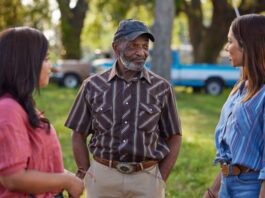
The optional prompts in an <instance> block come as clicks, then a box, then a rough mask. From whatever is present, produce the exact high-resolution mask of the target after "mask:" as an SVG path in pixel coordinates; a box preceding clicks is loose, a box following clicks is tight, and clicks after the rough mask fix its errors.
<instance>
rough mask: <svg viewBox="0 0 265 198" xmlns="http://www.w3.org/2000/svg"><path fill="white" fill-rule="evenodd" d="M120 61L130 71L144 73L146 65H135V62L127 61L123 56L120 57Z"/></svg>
mask: <svg viewBox="0 0 265 198" xmlns="http://www.w3.org/2000/svg"><path fill="white" fill-rule="evenodd" d="M120 60H121V63H122V64H123V65H124V67H125V68H126V69H128V70H132V71H142V70H143V68H144V63H143V64H138V65H137V64H134V63H133V62H131V61H129V60H127V59H126V58H125V57H124V56H123V54H121V55H120Z"/></svg>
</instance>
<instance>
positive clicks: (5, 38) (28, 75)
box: [0, 27, 50, 129]
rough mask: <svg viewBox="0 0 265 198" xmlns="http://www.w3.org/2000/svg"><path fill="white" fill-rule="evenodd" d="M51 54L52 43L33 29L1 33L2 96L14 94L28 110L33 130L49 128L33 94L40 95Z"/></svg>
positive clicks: (0, 85) (0, 89) (0, 91)
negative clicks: (43, 126)
mask: <svg viewBox="0 0 265 198" xmlns="http://www.w3.org/2000/svg"><path fill="white" fill-rule="evenodd" d="M47 50H48V41H47V39H46V37H45V36H44V35H43V34H42V33H41V32H40V31H39V30H36V29H33V28H30V27H16V28H9V29H6V30H4V31H3V32H1V33H0V96H2V95H4V94H5V93H9V94H11V95H12V96H13V97H14V99H15V100H17V101H18V102H19V103H20V104H21V106H22V107H23V108H24V110H25V111H26V113H27V115H28V120H29V123H30V125H31V126H32V127H33V128H37V127H42V125H41V123H46V124H48V129H49V128H50V124H49V121H48V120H47V119H46V118H42V117H40V116H39V114H38V113H37V112H36V109H35V102H34V99H33V92H34V91H35V90H36V91H37V92H39V79H40V73H41V67H42V62H43V61H44V59H45V57H46V55H47Z"/></svg>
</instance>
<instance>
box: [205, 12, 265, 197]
mask: <svg viewBox="0 0 265 198" xmlns="http://www.w3.org/2000/svg"><path fill="white" fill-rule="evenodd" d="M226 51H228V53H229V58H230V61H231V63H232V64H233V65H234V66H235V67H239V66H242V73H241V77H240V80H239V81H238V83H237V84H236V85H235V87H234V88H233V90H232V92H231V93H230V95H229V97H228V99H227V101H226V102H225V104H224V106H223V109H222V112H221V116H220V120H219V123H218V125H217V127H216V130H215V145H216V149H217V154H216V158H215V164H220V167H221V170H220V173H219V174H218V175H217V177H216V179H215V180H214V182H213V184H212V186H211V187H210V188H208V190H207V191H206V192H205V194H204V198H208V197H210V198H211V197H220V198H263V197H265V182H263V181H264V180H265V145H264V143H265V86H264V83H265V16H263V15H259V14H249V15H244V16H241V17H238V18H236V19H235V20H234V21H233V22H232V24H231V27H230V30H229V33H228V44H227V45H226Z"/></svg>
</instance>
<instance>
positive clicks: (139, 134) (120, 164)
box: [66, 19, 181, 198]
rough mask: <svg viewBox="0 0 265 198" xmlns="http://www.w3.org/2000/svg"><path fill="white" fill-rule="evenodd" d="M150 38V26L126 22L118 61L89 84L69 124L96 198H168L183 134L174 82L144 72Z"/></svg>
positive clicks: (117, 41) (117, 44)
mask: <svg viewBox="0 0 265 198" xmlns="http://www.w3.org/2000/svg"><path fill="white" fill-rule="evenodd" d="M149 40H151V41H153V42H154V41H155V39H154V36H153V35H152V33H151V32H150V30H149V29H148V27H147V26H146V25H145V24H144V23H143V22H141V21H138V20H134V19H128V20H123V21H121V22H120V24H119V27H118V29H117V31H116V33H115V35H114V39H113V44H112V47H113V50H114V52H115V55H116V59H117V60H116V62H115V63H114V64H113V66H112V68H111V69H109V70H107V71H105V72H103V73H100V74H95V75H93V76H91V77H89V78H87V79H86V80H85V81H84V82H83V85H82V87H81V88H80V91H79V93H78V96H77V98H76V100H75V103H74V105H73V107H72V110H71V112H70V114H69V116H68V119H67V121H66V126H67V127H69V128H71V129H73V135H72V144H73V152H74V157H75V160H76V164H77V166H78V171H77V176H79V177H80V178H84V182H85V186H86V196H87V197H89V198H98V197H115V198H119V197H120V198H126V197H128V198H129V197H133V198H161V197H165V182H166V180H167V178H168V176H169V173H170V171H171V169H172V167H173V166H174V163H175V161H176V158H177V156H178V153H179V149H180V144H181V128H180V121H179V117H178V113H177V109H176V98H175V95H174V91H173V89H172V87H171V85H170V83H169V82H168V81H166V80H165V79H163V78H162V77H160V76H158V75H156V74H154V73H153V72H151V71H149V70H148V69H146V68H145V61H146V59H147V57H148V55H149ZM161 66H162V65H161ZM90 134H91V138H90V141H89V143H88V147H87V145H86V142H87V137H88V136H89V135H90ZM89 153H91V155H92V156H93V160H92V161H91V162H90V160H89Z"/></svg>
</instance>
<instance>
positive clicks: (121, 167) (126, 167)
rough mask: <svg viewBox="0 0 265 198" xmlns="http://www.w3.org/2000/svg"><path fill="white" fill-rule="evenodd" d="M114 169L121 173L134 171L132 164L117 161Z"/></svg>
mask: <svg viewBox="0 0 265 198" xmlns="http://www.w3.org/2000/svg"><path fill="white" fill-rule="evenodd" d="M116 169H117V170H118V171H119V172H120V173H122V174H131V173H132V172H133V171H134V166H133V165H132V164H128V163H118V164H117V166H116Z"/></svg>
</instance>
